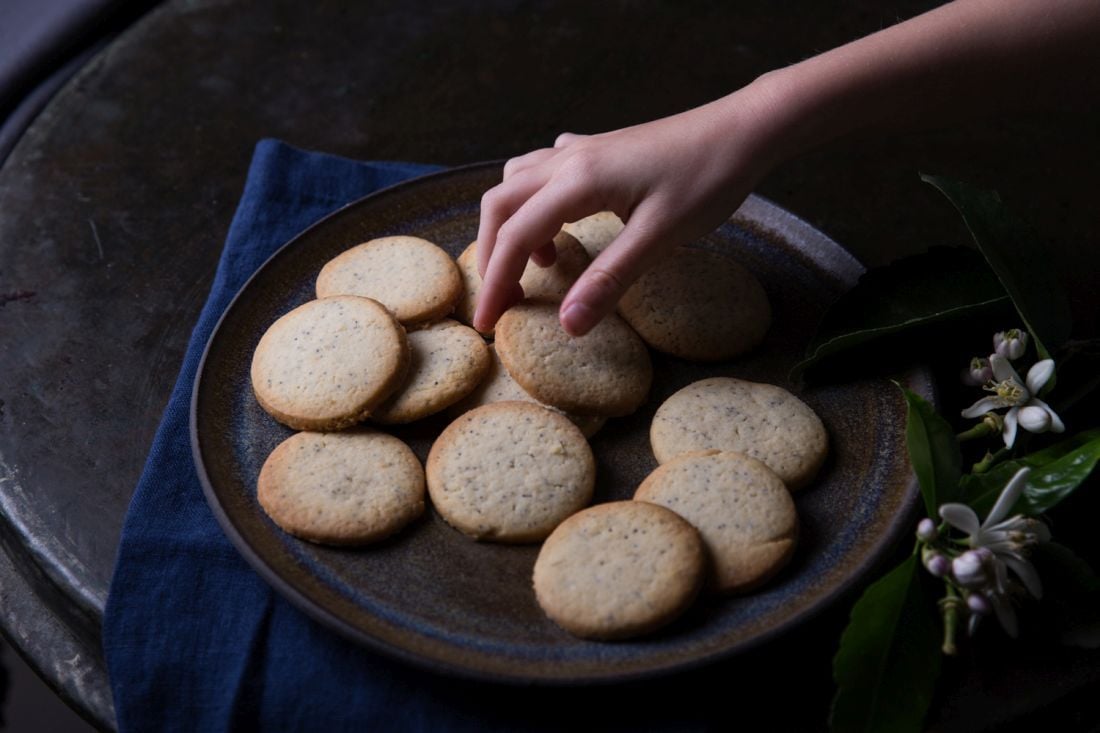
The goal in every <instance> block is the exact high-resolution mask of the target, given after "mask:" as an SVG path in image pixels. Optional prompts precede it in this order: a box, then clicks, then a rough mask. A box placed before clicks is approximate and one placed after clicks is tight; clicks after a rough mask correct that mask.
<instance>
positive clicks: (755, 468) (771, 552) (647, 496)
mask: <svg viewBox="0 0 1100 733" xmlns="http://www.w3.org/2000/svg"><path fill="white" fill-rule="evenodd" d="M634 499H635V500H636V501H646V502H649V503H651V504H660V505H661V506H663V507H666V508H668V509H671V510H672V511H674V512H676V513H677V514H679V515H680V516H681V517H683V518H684V519H686V520H687V521H688V522H690V523H691V525H692V526H693V527H695V528H696V529H697V530H699V534H700V535H702V537H703V543H704V544H705V545H706V547H707V551H708V553H709V555H710V559H711V563H710V568H711V569H710V583H709V584H710V586H711V587H712V588H713V589H714V590H715V591H716V592H719V593H743V592H745V591H749V590H752V589H754V588H756V587H758V586H760V585H762V584H763V583H765V582H766V581H767V580H768V579H770V578H771V577H772V576H774V575H775V574H776V573H777V572H779V570H780V569H781V568H783V566H784V565H786V564H787V561H788V560H790V558H791V556H792V555H793V554H794V549H795V545H796V544H797V541H798V513H797V511H796V510H795V506H794V501H793V500H792V499H791V494H790V492H789V491H787V487H786V486H784V485H783V482H782V481H781V480H780V479H779V477H778V476H776V475H775V473H774V472H773V471H772V470H771V469H770V468H768V467H767V466H765V465H764V464H763V463H761V462H760V461H758V460H756V459H755V458H749V457H748V456H746V455H743V454H741V453H722V452H719V451H708V452H703V453H696V454H689V455H686V456H681V457H679V458H677V459H675V460H672V461H669V462H668V463H665V464H662V465H661V466H659V467H658V468H657V470H655V471H654V472H653V473H651V474H650V475H649V476H648V477H647V478H646V480H645V481H643V482H642V485H641V486H639V487H638V490H637V492H635V494H634Z"/></svg>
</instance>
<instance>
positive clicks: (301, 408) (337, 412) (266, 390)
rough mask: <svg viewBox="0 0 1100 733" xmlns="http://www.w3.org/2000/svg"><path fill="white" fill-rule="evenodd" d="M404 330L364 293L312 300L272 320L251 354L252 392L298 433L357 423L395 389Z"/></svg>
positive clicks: (405, 359) (405, 352)
mask: <svg viewBox="0 0 1100 733" xmlns="http://www.w3.org/2000/svg"><path fill="white" fill-rule="evenodd" d="M408 366H409V347H408V344H407V342H406V340H405V329H403V328H402V327H401V324H399V323H398V322H397V321H396V319H394V317H393V315H392V314H391V313H390V312H389V311H388V310H386V309H385V308H383V307H382V306H381V305H380V304H378V303H377V302H375V301H373V300H370V299H369V298H360V297H357V296H354V295H343V296H338V297H334V298H322V299H321V300H312V301H310V302H308V303H305V304H304V305H301V306H298V307H297V308H295V309H294V310H292V311H290V312H289V313H287V314H286V315H284V316H283V317H282V318H280V319H279V320H277V321H275V323H273V324H272V325H271V327H270V328H268V329H267V332H266V333H264V335H263V336H262V337H261V338H260V342H259V344H258V345H257V346H256V351H255V353H254V354H253V356H252V368H251V376H252V390H253V392H254V393H255V395H256V400H257V401H258V402H259V403H260V406H261V407H263V408H264V409H265V410H266V411H267V412H268V413H269V414H270V415H271V416H272V417H274V418H275V419H276V420H278V421H279V422H281V423H283V424H285V425H289V426H290V427H292V428H295V429H297V430H339V429H341V428H346V427H348V426H349V425H354V424H355V423H357V422H360V421H361V420H363V419H364V418H366V416H367V415H368V414H370V412H371V410H373V409H374V408H375V407H376V406H377V405H379V404H380V403H381V402H382V401H383V400H385V399H386V398H387V397H389V396H390V395H391V394H392V393H393V392H394V390H396V389H397V388H398V387H400V386H401V384H402V382H404V380H405V375H406V373H407V371H408Z"/></svg>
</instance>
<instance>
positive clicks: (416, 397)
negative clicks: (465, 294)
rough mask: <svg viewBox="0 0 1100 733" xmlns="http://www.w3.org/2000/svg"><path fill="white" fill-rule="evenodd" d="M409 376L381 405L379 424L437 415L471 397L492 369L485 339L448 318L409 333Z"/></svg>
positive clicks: (374, 415)
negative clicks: (472, 392) (464, 398)
mask: <svg viewBox="0 0 1100 733" xmlns="http://www.w3.org/2000/svg"><path fill="white" fill-rule="evenodd" d="M408 340H409V350H410V352H411V360H410V366H409V376H408V378H407V379H406V381H405V384H403V385H402V386H401V389H399V390H397V392H395V393H394V395H393V396H392V397H390V398H389V399H388V400H386V402H384V403H382V404H381V405H379V406H378V408H377V409H375V411H374V412H373V413H372V414H371V419H372V420H374V421H375V422H378V423H383V424H395V423H408V422H413V421H414V420H419V419H420V418H422V417H427V416H428V415H431V414H434V413H436V412H439V411H440V410H442V409H445V408H447V407H449V406H450V405H453V404H454V403H455V402H457V401H458V400H460V399H462V398H463V397H465V396H466V395H468V394H469V393H470V392H471V391H472V390H473V389H474V388H476V387H477V386H478V384H480V383H481V381H482V379H483V378H484V377H485V374H486V372H487V371H488V370H489V365H490V358H489V350H488V349H487V348H486V346H485V340H484V339H482V338H481V335H480V334H479V333H478V332H477V331H475V330H474V329H472V328H469V327H467V326H463V325H462V324H461V323H458V322H457V321H452V320H450V319H446V320H443V321H439V322H438V323H433V324H431V325H430V326H425V327H424V328H421V329H419V330H416V331H412V332H410V333H409V335H408Z"/></svg>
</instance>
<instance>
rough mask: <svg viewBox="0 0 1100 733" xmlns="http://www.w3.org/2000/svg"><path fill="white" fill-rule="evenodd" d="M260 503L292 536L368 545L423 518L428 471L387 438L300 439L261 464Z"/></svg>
mask: <svg viewBox="0 0 1100 733" xmlns="http://www.w3.org/2000/svg"><path fill="white" fill-rule="evenodd" d="M257 498H258V499H259V502H260V506H261V507H263V509H264V511H265V512H266V513H267V515H268V516H269V517H271V519H272V520H273V521H274V522H275V523H276V524H278V525H279V526H280V527H281V528H282V529H283V530H284V531H285V532H287V533H289V534H292V535H294V536H295V537H300V538H301V539H304V540H309V541H311V542H318V543H321V544H328V545H362V544H368V543H371V542H378V541H379V540H383V539H385V538H387V537H389V536H390V535H392V534H394V533H395V532H397V531H399V530H400V529H401V528H403V527H404V526H406V525H407V524H409V523H410V522H412V521H413V520H414V519H416V518H417V517H419V516H420V515H421V514H423V512H424V469H423V468H421V466H420V461H419V460H417V458H416V455H415V454H414V453H413V452H412V449H410V448H409V447H408V446H407V445H405V444H404V443H403V442H401V441H400V440H398V439H397V438H395V437H393V436H391V435H386V434H385V433H378V432H374V431H372V430H365V429H357V430H349V431H345V432H341V433H313V432H305V433H297V434H295V435H292V436H291V437H289V438H287V439H286V440H285V441H283V442H282V443H280V444H279V445H278V446H277V447H276V448H275V450H274V451H272V453H271V455H270V456H268V458H267V460H266V461H265V462H264V465H263V468H262V469H261V470H260V476H259V479H258V480H257Z"/></svg>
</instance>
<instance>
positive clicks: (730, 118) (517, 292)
mask: <svg viewBox="0 0 1100 733" xmlns="http://www.w3.org/2000/svg"><path fill="white" fill-rule="evenodd" d="M759 97H760V95H759V93H758V92H757V91H756V90H754V88H753V87H751V86H750V87H746V88H745V89H743V90H741V91H740V92H737V93H735V94H733V95H730V96H729V97H726V98H723V99H721V100H718V101H717V102H714V103H711V104H708V105H705V106H703V107H699V108H696V109H693V110H690V111H688V112H684V113H683V114H679V115H675V116H673V117H667V118H665V119H661V120H657V121H655V122H649V123H646V124H643V125H638V126H636V127H629V128H625V129H622V130H616V131H614V132H608V133H604V134H600V135H592V136H582V135H572V134H568V133H566V134H564V135H561V136H559V137H558V139H557V141H556V142H555V144H554V147H553V148H545V149H542V150H536V151H534V152H532V153H528V154H527V155H523V156H521V157H518V158H513V159H512V160H509V161H508V163H507V165H505V167H504V180H503V182H502V183H501V184H500V185H498V186H496V187H495V188H493V189H491V190H490V191H488V192H487V193H486V194H485V196H484V197H483V198H482V201H481V226H480V229H479V231H478V269H479V270H480V271H481V274H482V277H483V278H484V283H483V285H482V289H481V295H480V298H479V302H478V307H477V314H476V316H475V319H474V323H475V325H476V326H477V328H479V329H481V330H488V329H489V328H491V327H492V326H493V324H495V323H496V320H497V318H499V317H500V315H501V314H502V313H503V312H504V311H505V310H506V309H507V308H508V307H509V306H511V305H512V304H513V303H515V302H517V301H518V300H520V299H521V298H522V297H523V294H522V290H521V289H520V287H519V278H520V275H521V274H522V273H523V269H524V267H525V266H526V264H527V259H528V258H529V257H530V258H531V259H533V260H534V261H535V263H536V264H539V265H544V266H545V265H549V264H552V263H553V261H554V247H553V244H551V243H550V240H551V239H552V238H553V236H554V235H555V234H556V233H557V232H558V230H559V229H560V228H561V226H562V224H564V223H566V222H571V221H575V220H577V219H580V218H582V217H584V216H587V215H588V214H592V213H595V212H597V211H604V210H610V211H614V212H615V213H616V214H618V215H619V217H620V218H622V220H623V221H624V222H625V223H626V227H625V228H624V229H623V231H622V233H621V234H620V235H619V236H618V237H617V238H616V239H615V241H614V242H613V243H612V244H611V246H610V247H608V248H607V249H606V250H605V251H604V252H602V253H601V254H600V255H599V256H598V257H597V258H596V260H595V261H594V262H593V263H592V264H591V265H590V266H589V267H588V269H587V270H586V271H585V273H584V274H583V275H582V276H581V278H580V279H579V280H578V281H577V282H576V284H575V285H574V286H573V288H572V289H571V290H570V291H569V293H568V294H567V296H566V297H565V300H564V301H563V303H562V307H561V313H560V317H561V322H562V325H563V326H564V328H565V329H566V331H568V332H569V333H571V334H573V335H581V334H584V333H586V332H587V331H588V330H589V329H591V328H592V327H593V326H594V325H595V324H596V323H598V322H599V320H600V319H601V318H603V317H604V316H605V315H607V314H608V313H610V312H611V311H612V310H614V308H615V304H616V303H617V302H618V300H619V298H620V297H621V296H622V294H623V292H624V291H625V290H626V288H627V287H629V286H630V284H631V283H633V282H634V281H635V280H636V279H637V278H638V277H639V276H640V275H641V274H642V273H644V272H645V271H646V270H647V269H648V268H650V267H652V266H653V265H654V264H655V263H656V262H657V261H658V260H660V259H661V258H662V256H663V255H664V254H666V253H667V252H668V251H669V250H670V249H671V248H672V247H674V246H676V245H680V244H685V243H687V242H689V241H691V240H693V239H696V238H698V237H700V236H703V235H704V234H707V233H709V232H710V231H712V230H713V229H714V228H715V227H716V226H718V225H719V224H720V223H721V222H723V221H724V220H725V219H726V218H728V217H729V215H730V214H731V213H732V212H733V210H734V209H736V208H737V206H738V205H740V203H741V201H743V200H744V198H745V196H747V195H748V193H749V192H750V191H751V190H752V187H753V186H754V185H755V183H756V182H757V180H758V178H759V176H760V175H762V174H763V173H764V171H765V170H766V167H767V166H766V165H765V161H766V156H764V155H762V150H763V149H764V145H763V142H764V138H765V135H763V134H761V129H762V127H763V125H761V124H760V123H761V121H762V115H760V113H759V111H758V110H759V109H761V108H762V107H763V106H764V105H763V104H762V100H761V99H760V98H759Z"/></svg>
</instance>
